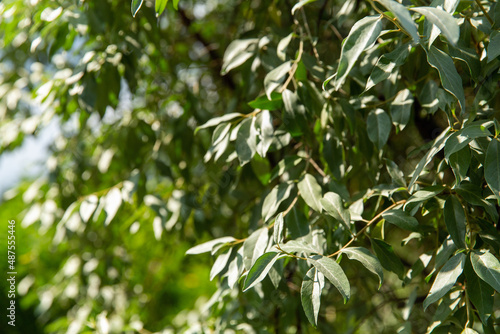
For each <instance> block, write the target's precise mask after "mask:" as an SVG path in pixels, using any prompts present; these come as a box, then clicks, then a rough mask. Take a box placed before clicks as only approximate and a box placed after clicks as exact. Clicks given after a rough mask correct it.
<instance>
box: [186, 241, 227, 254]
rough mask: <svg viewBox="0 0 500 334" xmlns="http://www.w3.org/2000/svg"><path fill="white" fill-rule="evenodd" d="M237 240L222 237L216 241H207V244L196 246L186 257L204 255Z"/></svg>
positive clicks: (189, 250) (188, 251) (187, 252)
mask: <svg viewBox="0 0 500 334" xmlns="http://www.w3.org/2000/svg"><path fill="white" fill-rule="evenodd" d="M235 240H236V239H235V238H233V237H222V238H218V239H214V240H210V241H207V242H205V243H202V244H199V245H196V246H194V247H192V248H190V249H188V250H187V251H186V255H194V254H202V253H207V252H210V251H211V250H212V248H213V247H214V246H217V245H220V244H226V243H228V242H232V241H235Z"/></svg>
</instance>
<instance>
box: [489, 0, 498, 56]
mask: <svg viewBox="0 0 500 334" xmlns="http://www.w3.org/2000/svg"><path fill="white" fill-rule="evenodd" d="M497 6H498V5H497ZM486 51H487V53H486V54H487V55H488V63H489V62H491V61H492V60H494V59H496V58H497V57H498V56H500V32H499V31H497V30H495V31H493V32H492V33H491V35H490V43H489V44H488V47H487V48H486Z"/></svg>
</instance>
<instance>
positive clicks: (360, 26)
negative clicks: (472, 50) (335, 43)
mask: <svg viewBox="0 0 500 334" xmlns="http://www.w3.org/2000/svg"><path fill="white" fill-rule="evenodd" d="M381 31H382V19H381V16H367V17H364V18H362V19H361V20H359V21H358V22H356V23H355V24H354V26H353V27H352V29H351V31H350V32H349V36H347V38H346V39H345V40H344V42H343V44H342V50H341V53H340V62H339V66H338V68H337V73H336V74H334V76H336V79H335V83H334V87H335V90H338V89H340V87H341V86H342V85H343V84H344V82H345V80H346V78H347V75H348V74H349V72H350V71H351V69H352V68H353V66H354V64H355V63H356V61H357V60H358V58H359V56H360V55H361V53H362V52H363V51H364V50H366V49H368V48H370V47H371V46H372V45H373V44H374V43H375V41H376V40H377V38H378V37H379V35H380V32H381ZM334 76H332V77H330V78H328V79H327V80H326V81H325V82H324V83H323V89H324V88H325V86H326V85H327V84H328V82H329V81H330V80H331V79H333V77H334Z"/></svg>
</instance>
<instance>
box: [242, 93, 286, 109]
mask: <svg viewBox="0 0 500 334" xmlns="http://www.w3.org/2000/svg"><path fill="white" fill-rule="evenodd" d="M248 105H249V106H250V107H252V108H254V109H262V110H276V109H281V107H283V98H282V97H281V94H279V93H274V92H273V93H272V94H271V99H270V100H269V99H268V98H267V96H266V95H261V96H259V97H258V98H256V99H255V100H253V101H250V102H248Z"/></svg>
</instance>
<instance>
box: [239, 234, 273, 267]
mask: <svg viewBox="0 0 500 334" xmlns="http://www.w3.org/2000/svg"><path fill="white" fill-rule="evenodd" d="M268 241H269V230H268V229H267V227H261V228H259V229H258V230H256V231H254V232H253V233H252V234H250V236H249V237H248V238H247V240H245V242H244V243H243V265H244V266H245V268H246V269H247V270H249V269H250V268H251V266H252V265H253V264H254V263H255V261H257V259H258V258H259V257H260V256H261V255H262V254H264V252H265V251H266V247H267V243H268Z"/></svg>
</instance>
